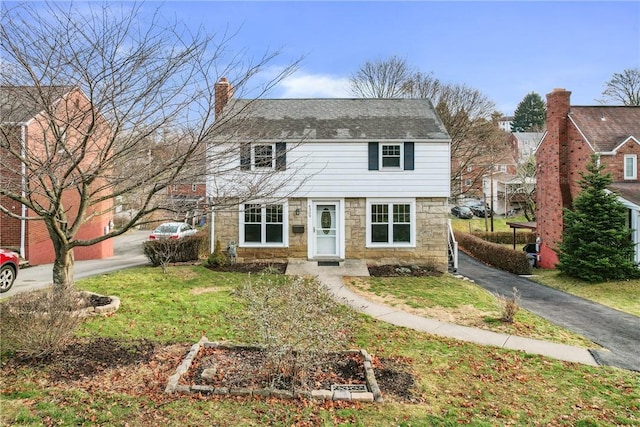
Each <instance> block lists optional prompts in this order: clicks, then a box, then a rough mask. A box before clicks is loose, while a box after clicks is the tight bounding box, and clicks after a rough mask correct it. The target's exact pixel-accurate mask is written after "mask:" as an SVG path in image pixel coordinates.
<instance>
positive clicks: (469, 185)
mask: <svg viewBox="0 0 640 427" xmlns="http://www.w3.org/2000/svg"><path fill="white" fill-rule="evenodd" d="M472 183H473V182H472V181H471V180H470V179H465V180H464V185H466V186H467V187H471V184H472Z"/></svg>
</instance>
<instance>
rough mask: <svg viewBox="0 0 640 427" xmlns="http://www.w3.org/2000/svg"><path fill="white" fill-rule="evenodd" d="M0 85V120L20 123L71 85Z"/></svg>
mask: <svg viewBox="0 0 640 427" xmlns="http://www.w3.org/2000/svg"><path fill="white" fill-rule="evenodd" d="M39 89H40V91H39V90H38V88H36V87H35V86H0V122H1V123H20V122H24V121H27V120H29V119H31V118H32V117H34V116H35V115H36V114H38V113H40V112H41V111H44V109H45V108H46V106H47V105H52V104H53V103H54V102H56V101H57V100H59V99H60V98H61V97H62V96H63V95H64V94H66V93H68V92H70V91H71V90H72V89H73V87H72V86H43V87H40V88H39Z"/></svg>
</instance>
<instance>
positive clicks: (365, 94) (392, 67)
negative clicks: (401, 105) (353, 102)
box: [349, 56, 413, 98]
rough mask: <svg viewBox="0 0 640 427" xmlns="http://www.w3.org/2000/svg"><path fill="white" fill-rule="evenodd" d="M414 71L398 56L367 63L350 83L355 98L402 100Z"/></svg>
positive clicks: (353, 76)
mask: <svg viewBox="0 0 640 427" xmlns="http://www.w3.org/2000/svg"><path fill="white" fill-rule="evenodd" d="M412 75H413V70H412V69H411V67H410V66H409V65H408V64H407V61H406V60H404V59H402V58H399V57H397V56H392V57H390V58H389V59H385V60H382V59H376V60H375V61H373V62H371V61H366V62H365V63H364V64H363V65H362V66H361V67H360V69H359V70H358V71H357V72H356V73H355V74H354V75H352V76H351V78H350V79H349V83H350V85H351V91H352V92H353V94H354V95H355V96H359V97H362V98H401V97H404V96H405V85H406V84H407V82H408V81H409V80H410V79H411V77H412Z"/></svg>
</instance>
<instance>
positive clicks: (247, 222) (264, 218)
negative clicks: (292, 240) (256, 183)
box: [240, 203, 288, 247]
mask: <svg viewBox="0 0 640 427" xmlns="http://www.w3.org/2000/svg"><path fill="white" fill-rule="evenodd" d="M287 224H288V218H287V204H286V203H245V204H244V205H242V207H241V210H240V245H241V246H263V247H286V246H287V244H288V236H287V228H288V225H287Z"/></svg>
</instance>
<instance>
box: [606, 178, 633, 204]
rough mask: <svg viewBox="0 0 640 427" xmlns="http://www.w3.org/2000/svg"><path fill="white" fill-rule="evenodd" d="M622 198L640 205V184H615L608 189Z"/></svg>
mask: <svg viewBox="0 0 640 427" xmlns="http://www.w3.org/2000/svg"><path fill="white" fill-rule="evenodd" d="M607 188H608V189H609V190H611V191H613V192H614V193H616V194H618V195H619V196H620V197H622V198H624V199H627V200H629V201H630V202H633V203H635V204H636V205H640V183H638V182H614V183H612V184H610V185H609V186H608V187H607Z"/></svg>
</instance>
